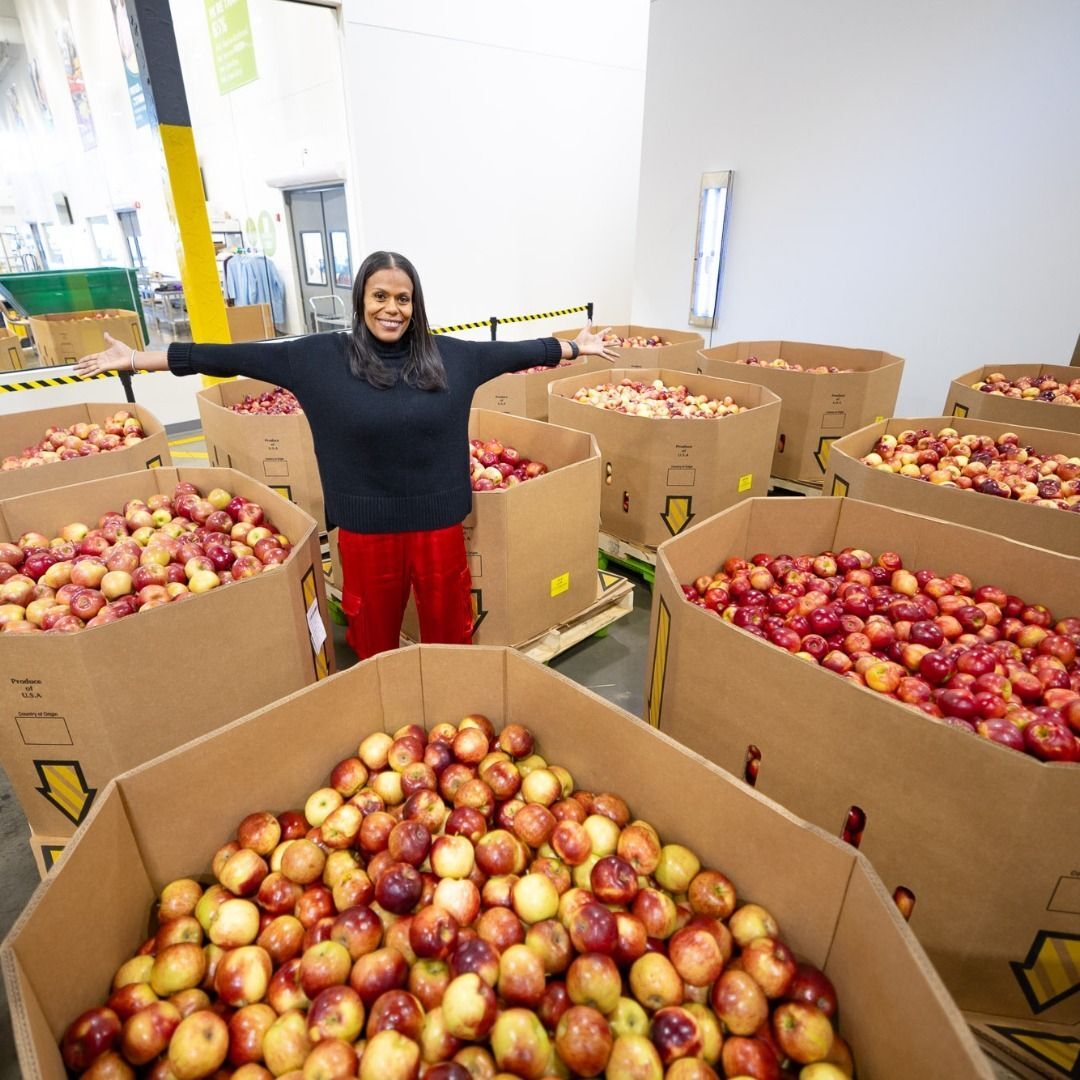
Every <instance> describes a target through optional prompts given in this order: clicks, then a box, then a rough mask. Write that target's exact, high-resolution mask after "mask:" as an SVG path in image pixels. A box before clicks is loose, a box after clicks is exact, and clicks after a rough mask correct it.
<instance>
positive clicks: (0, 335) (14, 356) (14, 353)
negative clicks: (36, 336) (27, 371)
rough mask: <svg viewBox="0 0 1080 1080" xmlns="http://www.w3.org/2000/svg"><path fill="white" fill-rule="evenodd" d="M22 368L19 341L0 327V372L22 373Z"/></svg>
mask: <svg viewBox="0 0 1080 1080" xmlns="http://www.w3.org/2000/svg"><path fill="white" fill-rule="evenodd" d="M22 366H23V365H22V346H21V345H20V344H19V339H18V338H17V337H16V336H15V335H14V334H9V333H8V332H7V330H5V329H4V328H3V327H2V326H0V371H21V370H22Z"/></svg>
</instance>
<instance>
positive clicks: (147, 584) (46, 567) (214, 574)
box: [0, 482, 292, 634]
mask: <svg viewBox="0 0 1080 1080" xmlns="http://www.w3.org/2000/svg"><path fill="white" fill-rule="evenodd" d="M291 550H292V544H291V543H290V541H289V538H288V537H287V536H284V535H282V534H281V533H279V532H278V531H277V529H276V528H275V527H274V525H273V523H272V522H270V521H268V520H266V517H265V514H264V511H263V508H262V507H261V506H260V505H259V504H258V503H255V502H250V501H248V500H247V499H244V498H241V497H240V496H239V495H237V496H235V497H234V496H232V495H230V494H229V492H227V491H225V490H224V489H222V488H214V490H213V491H211V492H209V493H208V494H207V495H206V497H205V498H203V497H202V495H201V494H200V493H199V490H198V488H196V487H195V485H194V484H190V483H187V482H181V483H179V484H177V485H176V487H175V489H174V490H173V493H172V495H151V496H150V498H149V499H147V500H146V502H143V501H142V500H141V499H132V500H130V501H129V502H127V503H125V504H124V508H123V510H122V511H115V510H110V511H108V512H107V513H104V514H102V515H101V517H100V518H98V521H97V524H96V526H95V527H93V528H91V527H90V526H89V525H86V524H84V523H82V522H72V523H70V524H68V525H65V526H64V527H63V528H62V529H61V530H60V533H59V535H58V536H54V537H52V538H51V539H50V538H49V537H48V536H45V535H44V534H43V533H36V532H28V533H24V534H23V535H22V536H20V537H19V540H18V542H17V543H14V544H11V543H0V632H2V633H3V634H42V633H44V634H70V633H75V632H77V631H79V630H83V629H89V628H90V627H93V626H103V625H105V624H106V623H111V622H115V621H116V620H117V619H122V618H125V617H126V616H128V615H134V614H136V613H137V612H143V611H151V610H153V609H154V608H158V607H163V606H164V605H165V604H173V603H176V602H178V601H180V600H187V599H189V598H190V597H192V596H197V595H199V594H200V593H205V592H209V591H210V590H212V589H216V588H218V587H220V586H222V585H228V584H231V583H232V582H234V581H242V580H243V579H245V578H249V577H254V576H255V575H256V574H261V573H266V572H267V571H270V570H273V569H275V568H276V567H278V566H280V565H281V564H282V563H283V562H284V561H285V560H286V558H287V557H288V555H289V552H290V551H291Z"/></svg>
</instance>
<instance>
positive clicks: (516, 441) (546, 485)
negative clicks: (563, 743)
mask: <svg viewBox="0 0 1080 1080" xmlns="http://www.w3.org/2000/svg"><path fill="white" fill-rule="evenodd" d="M469 438H470V439H484V440H487V439H499V440H500V442H502V443H504V444H507V445H510V446H513V447H515V448H516V449H517V450H520V451H521V453H522V454H523V455H524V456H525V457H528V458H531V459H534V460H538V461H543V462H544V463H545V464H546V465H547V467H548V470H549V471H548V472H547V473H545V474H544V475H543V476H538V477H536V478H535V479H533V480H528V481H526V482H525V483H524V484H519V485H518V486H517V487H513V488H507V490H506V491H475V492H473V506H472V512H471V513H470V514H469V516H468V517H467V518H466V519H465V521H464V522H463V523H462V527H463V529H464V531H465V552H466V556H467V558H468V561H469V572H470V574H471V576H472V590H473V608H474V611H475V615H474V624H473V644H475V645H521V644H524V643H525V642H527V641H531V640H532V639H533V638H535V637H536V636H537V634H541V633H543V632H544V631H545V630H548V629H550V628H551V627H553V626H558V625H559V624H560V623H563V622H566V621H567V620H568V619H571V618H573V617H574V616H575V615H577V614H578V613H579V612H581V611H583V610H584V609H585V608H587V607H589V606H590V605H592V604H593V603H594V602H595V600H596V544H597V534H598V531H599V526H600V451H599V450H598V449H597V446H596V440H595V439H594V438H593V437H592V436H591V435H588V434H585V433H584V432H581V431H569V430H567V429H566V428H561V427H556V426H555V425H553V424H545V423H542V422H541V421H539V420H527V419H525V418H524V417H521V416H508V415H506V414H504V413H498V412H491V411H489V410H487V409H473V410H472V413H471V415H470V417H469ZM403 630H404V633H405V635H406V637H408V638H410V639H412V640H413V641H418V640H419V638H420V626H419V622H418V620H417V616H416V607H415V605H414V604H413V603H412V601H411V600H410V603H409V608H408V611H407V612H406V616H405V623H404V626H403Z"/></svg>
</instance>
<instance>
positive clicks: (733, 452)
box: [548, 368, 780, 547]
mask: <svg viewBox="0 0 1080 1080" xmlns="http://www.w3.org/2000/svg"><path fill="white" fill-rule="evenodd" d="M624 378H631V379H635V380H641V381H642V382H649V381H651V380H654V379H662V380H663V381H664V382H665V383H666V384H667V385H669V386H671V385H685V386H686V387H688V388H689V389H690V390H691V391H692V392H693V393H695V394H708V395H709V396H710V397H714V398H722V397H724V396H726V395H730V396H731V397H732V398H734V400H735V401H736V402H737V403H738V404H739V405H745V406H747V411H746V412H744V413H739V414H738V415H736V416H728V417H724V418H723V419H714V420H651V419H648V418H647V417H642V416H627V415H625V414H623V413H616V412H610V411H608V410H606V409H598V408H596V407H595V406H593V405H586V404H583V403H582V402H579V401H573V400H571V399H572V397H573V395H574V391H576V390H577V389H578V388H579V387H583V386H599V385H600V384H602V383H609V382H615V383H617V382H619V381H620V380H622V379H624ZM549 393H550V394H551V402H550V404H549V407H548V414H549V417H550V419H551V422H552V423H553V424H562V425H563V426H564V427H569V428H577V429H578V430H579V431H588V432H591V433H592V434H593V435H595V436H596V441H597V443H599V445H600V457H601V462H602V467H603V470H604V472H603V482H602V485H601V489H600V491H601V494H600V519H601V528H602V529H603V531H604V532H606V533H610V534H611V535H612V536H617V537H618V538H619V539H621V540H629V541H631V542H634V543H638V544H643V545H645V546H647V547H656V546H657V545H658V544H660V543H662V542H663V541H664V540H666V539H668V538H669V537H671V536H676V535H678V534H679V533H680V532H681V531H682V530H683V529H685V528H687V527H688V526H689V525H690V523H691V521H693V520H695V519H696V520H698V521H701V520H703V519H704V518H706V517H708V516H709V515H710V514H715V513H716V512H717V511H718V510H722V509H724V508H725V507H727V506H731V504H732V503H735V502H738V501H740V500H741V499H747V498H750V497H751V496H753V495H764V494H765V493H766V491H768V488H769V464H770V462H771V461H772V448H773V444H774V442H775V440H776V425H777V422H778V421H779V417H780V399H779V398H777V396H776V395H775V394H774V393H772V391H770V390H766V389H765V388H764V387H761V386H754V385H752V384H751V383H746V382H741V383H740V382H734V381H733V380H731V379H717V378H713V377H711V376H708V375H696V374H688V373H687V372H685V371H677V370H673V369H670V368H643V369H638V370H634V371H629V370H626V369H624V368H615V369H612V368H607V369H606V370H604V371H597V372H593V373H591V374H588V375H579V376H577V377H575V378H571V379H560V380H559V381H558V382H554V383H552V384H551V387H550V389H549Z"/></svg>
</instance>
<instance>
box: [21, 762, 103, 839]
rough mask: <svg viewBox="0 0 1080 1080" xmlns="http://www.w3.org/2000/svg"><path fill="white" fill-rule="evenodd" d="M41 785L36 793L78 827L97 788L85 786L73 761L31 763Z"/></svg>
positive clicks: (80, 769) (82, 777) (78, 766)
mask: <svg viewBox="0 0 1080 1080" xmlns="http://www.w3.org/2000/svg"><path fill="white" fill-rule="evenodd" d="M34 768H35V769H37V774H38V777H39V779H40V780H41V783H42V786H41V787H39V788H38V789H37V790H38V793H39V794H41V795H43V796H44V797H45V800H46V801H47V802H50V803H52V805H53V806H55V807H56V809H57V810H59V811H60V813H61V814H63V815H64V817H66V818H67V819H68V820H69V821H70V822H72V824H74V825H81V824H82V822H83V819H84V818H85V817H86V815H87V814H88V813H89V811H90V805H91V803H93V801H94V796H95V795H96V794H97V788H92V787H88V786H87V784H86V778H85V777H84V776H83V771H82V766H81V765H80V764H79V763H78V762H77V761H35V762H34Z"/></svg>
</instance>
